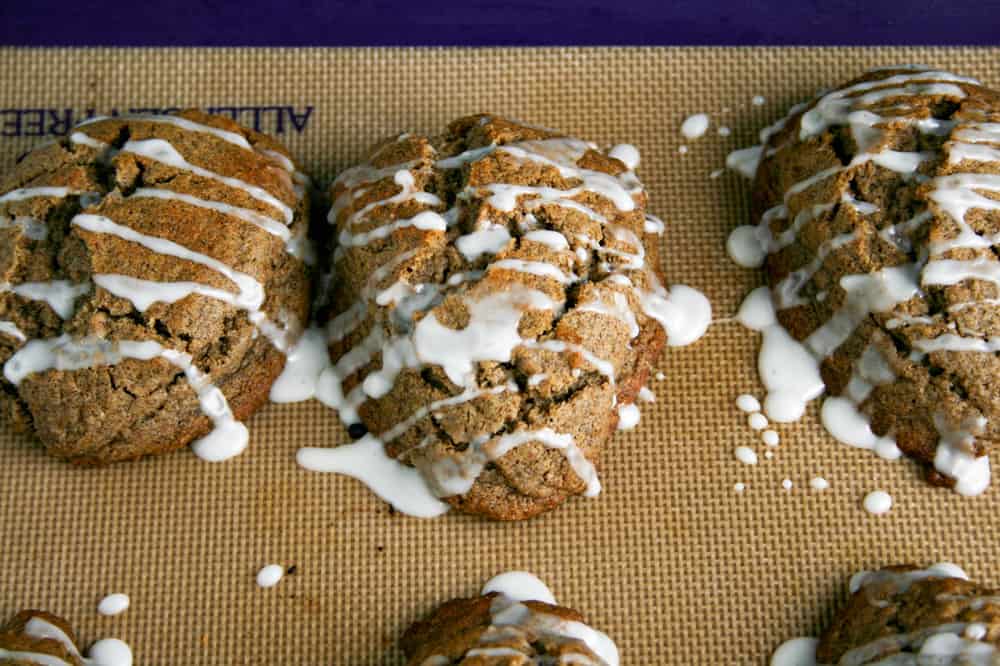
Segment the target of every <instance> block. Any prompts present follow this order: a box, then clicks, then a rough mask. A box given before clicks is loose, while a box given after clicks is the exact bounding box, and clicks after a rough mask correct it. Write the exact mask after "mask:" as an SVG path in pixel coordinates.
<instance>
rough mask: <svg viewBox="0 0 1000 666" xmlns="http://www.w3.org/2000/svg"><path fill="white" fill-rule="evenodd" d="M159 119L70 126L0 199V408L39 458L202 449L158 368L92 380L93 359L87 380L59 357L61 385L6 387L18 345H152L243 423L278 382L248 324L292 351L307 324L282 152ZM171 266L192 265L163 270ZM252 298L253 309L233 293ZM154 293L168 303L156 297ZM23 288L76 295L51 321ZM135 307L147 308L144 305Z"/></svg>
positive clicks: (179, 375)
mask: <svg viewBox="0 0 1000 666" xmlns="http://www.w3.org/2000/svg"><path fill="white" fill-rule="evenodd" d="M163 118H164V117H157V118H144V117H122V118H109V119H103V120H97V121H94V122H90V123H87V124H84V125H82V126H80V127H77V128H75V129H74V130H73V132H72V134H71V136H70V137H67V139H64V140H60V141H58V142H55V143H51V144H48V145H45V146H42V147H40V148H38V149H36V150H34V151H32V152H31V153H29V154H27V155H26V156H25V157H23V158H22V159H21V160H19V161H18V163H17V165H16V166H15V167H14V169H13V170H12V171H10V172H9V173H7V174H5V176H4V178H3V181H2V183H0V193H3V195H2V196H0V219H2V220H3V221H4V224H3V225H2V228H0V238H2V241H0V272H2V281H3V282H4V283H5V284H6V285H8V287H9V288H8V289H6V290H5V291H4V292H3V293H2V294H0V319H2V320H4V325H3V329H2V331H3V334H2V335H0V362H3V363H4V364H5V378H4V381H3V388H4V391H3V408H4V411H5V412H6V414H7V416H8V418H9V419H10V420H11V421H12V422H13V423H14V424H15V426H17V427H19V428H20V429H23V430H28V431H33V432H35V433H36V434H37V436H38V439H39V440H40V441H41V443H42V445H43V446H44V447H45V449H46V450H47V451H48V452H49V453H51V454H52V455H55V456H57V457H60V458H65V459H68V460H71V461H73V462H77V463H85V464H97V463H108V462H113V461H119V460H128V459H134V458H138V457H141V456H144V455H149V454H158V453H163V452H166V451H170V450H173V449H177V448H179V447H182V446H185V445H186V444H188V443H189V442H191V441H192V440H193V439H195V438H198V437H200V436H201V435H204V434H205V433H207V432H209V431H210V430H211V429H212V422H211V421H210V419H209V418H208V416H206V415H205V414H204V413H203V410H202V408H201V406H200V405H199V396H198V394H197V393H196V391H195V388H194V386H195V385H196V384H198V382H196V381H194V380H192V381H188V380H189V379H190V377H186V376H185V372H184V370H183V369H182V368H180V367H178V364H177V363H170V362H168V361H167V360H165V359H164V358H152V359H149V360H147V359H137V358H122V359H119V361H118V362H108V364H102V358H103V359H104V361H107V359H108V358H109V356H108V355H105V356H102V353H103V352H99V353H97V354H96V355H93V354H92V355H91V357H90V359H89V360H90V362H89V363H88V362H76V363H74V361H73V360H72V358H70V356H71V355H64V358H62V359H61V360H60V363H61V364H62V367H63V368H65V369H59V368H52V369H43V370H40V371H38V372H30V373H27V374H26V376H24V377H23V379H20V381H19V383H14V382H12V381H11V379H10V377H11V375H10V374H9V373H7V372H6V371H7V369H8V365H9V364H8V363H7V362H8V361H9V360H10V359H11V357H12V356H13V355H14V354H15V352H18V351H19V350H22V349H23V348H24V347H25V345H27V344H30V343H31V342H33V341H45V340H52V339H53V338H57V337H59V336H67V338H68V339H71V340H73V341H85V343H86V344H88V345H91V346H93V345H94V344H101V345H104V344H106V345H108V346H109V349H114V348H115V347H116V346H117V345H120V344H121V343H122V342H123V341H130V342H152V343H156V344H157V345H159V347H161V348H162V349H165V350H175V351H176V352H180V353H181V354H185V355H188V356H189V357H190V359H191V364H192V366H193V367H194V368H195V369H196V371H197V372H199V373H200V374H201V375H202V379H203V380H204V382H202V383H205V382H208V381H210V382H211V383H212V384H214V385H215V386H217V387H218V388H219V389H221V392H222V394H223V395H224V396H225V400H226V401H228V403H229V408H230V409H231V411H232V415H233V416H235V418H236V419H243V418H246V417H247V416H249V415H250V414H251V413H252V412H253V411H254V410H255V409H257V408H258V407H259V406H260V405H261V404H262V403H264V402H265V401H266V400H267V396H268V389H269V387H270V385H271V383H272V382H273V380H274V379H275V377H276V376H277V375H278V374H279V373H280V371H281V369H282V367H283V365H284V354H282V353H281V352H280V351H278V350H277V349H276V348H275V347H274V345H272V343H271V341H270V340H269V338H268V336H265V335H259V334H258V331H257V326H256V325H255V323H254V322H252V321H250V316H249V314H248V313H250V312H251V311H253V310H254V308H256V310H257V313H258V314H261V315H263V316H264V317H266V318H267V319H269V320H270V321H272V322H278V323H279V326H280V327H282V328H283V329H286V330H283V331H282V334H283V335H287V336H290V337H294V336H295V335H297V329H298V328H300V327H301V322H304V321H305V320H306V317H307V314H308V306H309V288H308V279H307V274H306V270H305V265H304V264H303V262H302V261H301V260H300V259H299V258H297V257H295V256H292V254H291V253H290V252H289V251H287V247H286V240H288V239H289V238H290V239H295V238H300V237H301V236H302V234H304V232H305V230H306V228H307V226H308V219H307V217H308V209H307V206H308V197H306V196H302V185H301V183H298V182H296V181H295V180H294V178H293V174H294V167H293V166H292V164H291V161H290V160H289V159H288V157H287V153H286V151H285V150H284V148H283V147H281V146H280V145H278V144H277V143H276V142H275V141H273V140H272V139H270V138H268V137H266V136H264V135H261V134H259V133H256V132H253V131H251V130H247V129H245V128H243V127H241V126H239V125H237V124H235V123H233V122H231V121H229V120H227V119H224V118H220V117H217V116H209V115H207V114H203V113H200V112H197V111H185V112H182V113H181V114H179V115H178V116H175V117H166V118H167V120H164V119H163ZM170 118H174V120H170ZM157 150H159V151H160V152H159V153H157ZM178 158H179V159H178ZM77 216H81V217H77ZM84 219H86V220H90V221H91V222H93V221H97V222H100V223H103V220H105V219H106V220H110V221H111V222H112V223H113V224H114V225H115V226H114V227H113V228H112V229H111V230H110V232H109V230H108V229H107V228H101V227H100V226H99V225H98V226H94V225H90V226H87V225H81V224H79V222H80V221H81V220H84ZM248 220H249V221H248ZM279 224H280V225H282V226H283V227H285V230H284V231H282V230H281V229H278V228H277V227H276V226H272V225H279ZM269 229H270V230H269ZM282 236H286V237H288V238H283V237H282ZM184 251H190V252H192V253H194V254H195V255H198V257H203V258H205V257H207V259H203V258H197V257H195V258H194V259H192V258H187V257H179V256H176V254H177V253H178V252H182V253H183V252H184ZM100 276H117V277H112V278H110V279H112V280H115V281H116V282H115V285H116V286H115V287H111V286H110V285H111V283H110V282H103V283H102V284H105V285H108V288H105V286H101V285H100V284H98V283H97V282H98V281H100V280H101V279H102V278H101V277H100ZM120 276H125V277H124V279H121V277H120ZM135 280H138V281H140V282H135ZM253 281H256V282H257V283H259V285H260V286H261V287H262V289H263V301H262V303H259V304H258V303H250V301H252V296H250V297H247V294H246V293H245V292H246V290H247V289H248V287H247V285H251V286H253V285H252V282H253ZM238 282H239V283H238ZM153 283H157V284H153ZM163 283H171V284H172V285H174V287H175V288H176V289H179V290H180V293H179V294H176V295H174V296H172V297H171V296H169V295H168V296H165V295H164V293H165V292H163V286H162V284H163ZM23 284H43V285H45V284H48V285H52V284H57V285H62V286H66V285H71V286H72V288H75V289H78V292H77V293H76V294H75V298H71V299H70V301H69V303H68V304H66V303H63V304H62V305H61V306H60V308H61V309H63V311H62V312H57V311H56V310H55V309H54V308H53V303H52V302H50V300H46V299H44V298H41V299H39V298H38V294H37V293H31V292H30V291H26V290H24V289H21V290H18V285H23ZM137 285H138V286H137ZM192 285H196V287H195V288H194V291H195V292H196V293H191V292H192ZM109 289H111V290H110V291H109ZM254 289H256V287H254ZM212 290H215V292H214V293H213V291H212ZM61 291H63V292H65V290H61ZM223 292H225V293H223ZM143 293H145V294H147V295H150V294H154V293H155V296H153V297H152V298H151V300H152V302H142V301H143V298H142V296H141V295H142V294H143ZM116 294H118V295H116ZM219 294H221V296H220V295H219ZM258 295H260V294H258ZM244 297H246V298H244ZM171 298H172V299H173V300H171ZM234 299H235V301H236V302H234ZM241 299H243V300H241ZM248 303H250V304H249V305H248ZM57 305H58V304H57ZM258 306H259V307H258ZM104 351H108V349H105V350H104ZM171 353H172V352H171ZM185 358H186V357H185ZM79 366H87V367H79Z"/></svg>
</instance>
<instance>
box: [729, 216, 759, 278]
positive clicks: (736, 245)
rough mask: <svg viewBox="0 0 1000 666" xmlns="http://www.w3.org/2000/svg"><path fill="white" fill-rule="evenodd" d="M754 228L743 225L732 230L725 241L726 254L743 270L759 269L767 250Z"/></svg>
mask: <svg viewBox="0 0 1000 666" xmlns="http://www.w3.org/2000/svg"><path fill="white" fill-rule="evenodd" d="M758 233H759V231H758V229H757V227H755V226H751V225H749V224H744V225H741V226H738V227H736V228H735V229H733V230H732V231H731V232H730V234H729V237H728V238H727V239H726V253H727V254H728V255H729V258H730V259H732V260H733V262H734V263H736V264H737V265H739V266H742V267H743V268H760V267H761V266H763V265H764V258H765V257H766V256H767V248H766V247H765V246H764V244H763V243H761V241H760V238H759V237H758Z"/></svg>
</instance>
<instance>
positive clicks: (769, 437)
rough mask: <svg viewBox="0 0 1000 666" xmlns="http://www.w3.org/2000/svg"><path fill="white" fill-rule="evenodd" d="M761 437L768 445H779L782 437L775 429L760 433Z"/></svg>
mask: <svg viewBox="0 0 1000 666" xmlns="http://www.w3.org/2000/svg"><path fill="white" fill-rule="evenodd" d="M760 439H761V441H763V442H764V443H765V444H767V445H768V446H777V445H778V442H780V441H781V437H780V436H779V435H778V433H776V432H775V431H774V430H765V431H764V432H762V433H761V434H760Z"/></svg>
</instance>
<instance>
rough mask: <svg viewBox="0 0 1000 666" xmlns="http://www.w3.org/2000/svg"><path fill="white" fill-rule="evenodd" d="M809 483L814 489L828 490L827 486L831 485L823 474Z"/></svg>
mask: <svg viewBox="0 0 1000 666" xmlns="http://www.w3.org/2000/svg"><path fill="white" fill-rule="evenodd" d="M809 485H810V486H811V487H812V489H813V490H826V489H827V488H829V487H830V482H829V481H827V480H826V479H824V478H823V477H822V476H817V477H815V478H813V479H812V480H811V481H810V482H809Z"/></svg>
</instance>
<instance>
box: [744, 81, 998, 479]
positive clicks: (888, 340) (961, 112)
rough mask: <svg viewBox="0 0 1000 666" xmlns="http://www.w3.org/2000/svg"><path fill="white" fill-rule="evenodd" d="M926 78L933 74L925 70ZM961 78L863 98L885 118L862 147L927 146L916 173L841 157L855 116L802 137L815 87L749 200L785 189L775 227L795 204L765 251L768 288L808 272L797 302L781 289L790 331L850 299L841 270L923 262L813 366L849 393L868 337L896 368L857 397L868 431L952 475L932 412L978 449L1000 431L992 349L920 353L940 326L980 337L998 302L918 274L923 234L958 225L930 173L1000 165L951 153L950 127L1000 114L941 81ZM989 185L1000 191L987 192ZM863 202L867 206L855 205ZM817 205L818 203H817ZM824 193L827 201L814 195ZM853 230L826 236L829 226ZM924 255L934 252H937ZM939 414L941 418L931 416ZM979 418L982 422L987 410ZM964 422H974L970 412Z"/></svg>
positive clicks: (978, 287) (815, 324)
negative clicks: (882, 307)
mask: <svg viewBox="0 0 1000 666" xmlns="http://www.w3.org/2000/svg"><path fill="white" fill-rule="evenodd" d="M904 74H914V71H913V70H882V71H877V72H871V73H869V74H866V75H865V76H864V77H861V78H859V79H856V80H854V81H851V82H848V83H846V84H844V85H843V86H841V87H840V88H839V89H838V90H843V89H846V88H848V87H850V86H852V85H854V84H857V83H860V82H865V81H876V80H879V79H883V78H887V77H891V76H896V75H904ZM928 78H929V79H933V78H934V77H933V76H930V77H928ZM950 85H951V86H953V87H954V88H957V89H960V90H961V92H962V95H964V97H963V98H961V99H958V98H956V96H955V95H954V94H951V93H949V92H948V90H947V89H945V90H942V89H940V88H938V89H936V90H934V89H928V91H927V92H926V93H924V94H913V95H908V96H906V97H904V98H900V97H889V98H887V99H884V100H881V101H878V102H874V103H872V104H870V105H869V106H867V107H864V106H863V105H861V107H860V108H861V110H865V111H872V112H874V113H876V114H878V115H880V116H883V117H885V118H889V117H892V118H894V120H892V121H891V122H888V123H886V124H880V125H878V127H879V128H880V129H881V130H882V133H881V135H880V138H879V139H878V141H877V143H876V144H875V145H873V146H869V147H867V149H866V151H865V152H868V153H878V152H881V151H885V150H894V151H903V152H907V153H911V154H915V153H919V154H921V156H922V160H921V161H920V163H919V166H918V167H917V170H916V172H915V174H912V175H911V174H905V173H899V172H896V171H894V170H892V169H890V168H886V167H883V166H879V165H877V164H876V163H875V162H874V161H871V160H869V161H864V162H863V163H857V164H854V165H853V166H849V164H850V163H851V162H852V160H854V159H855V158H856V157H857V156H858V155H859V154H861V152H862V151H861V149H860V148H859V146H858V145H857V144H856V142H855V134H854V133H853V131H852V128H851V127H849V126H848V125H846V124H838V123H834V124H831V125H830V126H828V127H826V128H825V129H823V130H822V131H820V132H817V133H813V135H811V136H809V137H808V138H805V139H803V138H801V137H800V132H801V129H802V119H803V117H804V114H806V113H808V112H809V111H810V110H812V109H813V108H815V106H816V101H814V102H813V103H812V104H810V105H807V106H806V107H805V108H803V109H801V110H800V111H798V112H797V113H796V114H794V115H792V116H791V117H790V118H789V119H788V121H787V122H786V123H785V125H784V127H783V128H782V129H780V130H779V131H777V132H775V133H774V134H772V135H771V137H770V139H769V141H768V142H767V145H766V146H765V157H764V159H763V160H762V162H761V164H760V168H759V169H758V171H757V175H756V180H755V182H754V187H753V212H754V216H755V219H760V218H761V216H762V215H763V214H764V213H765V211H767V210H769V209H772V208H774V207H776V206H778V205H780V204H782V203H784V204H786V205H787V208H788V212H787V215H784V216H781V217H782V219H778V218H774V219H773V221H772V222H771V230H772V233H773V234H774V235H775V236H777V235H778V234H780V233H782V232H783V231H786V230H788V229H790V228H791V227H792V225H793V221H794V220H795V218H796V216H803V217H804V218H805V219H806V221H805V222H804V224H803V223H801V219H800V224H801V226H800V229H799V231H798V233H796V234H795V240H794V241H793V242H791V243H789V244H787V246H785V247H783V248H781V249H779V250H777V251H775V252H773V253H772V254H770V255H769V256H768V257H767V259H766V264H765V267H766V272H767V278H768V282H769V284H770V285H771V286H772V288H776V289H777V288H778V287H779V286H780V285H781V283H782V281H784V280H786V279H788V278H789V277H790V276H791V275H793V274H795V272H796V271H803V272H804V273H808V272H809V270H808V268H807V267H809V266H810V265H812V264H813V262H819V263H818V269H816V270H815V273H814V274H812V275H811V277H807V278H806V279H805V281H804V282H803V283H802V286H801V288H800V289H799V290H798V292H797V295H798V296H799V297H800V302H798V303H794V302H790V303H786V304H780V303H779V308H780V309H779V312H778V319H779V321H780V322H781V323H782V324H783V325H784V326H785V327H786V328H787V329H788V331H789V332H790V333H791V335H792V336H793V337H794V338H796V339H798V340H805V339H807V338H808V337H809V336H810V335H811V334H812V333H813V332H815V331H816V330H817V329H819V328H820V327H821V326H822V325H823V324H825V323H826V322H828V321H829V320H830V319H831V317H832V316H833V314H834V313H835V312H837V311H838V309H840V308H841V307H842V306H844V304H845V302H846V298H847V296H846V294H847V292H846V291H845V289H844V288H843V285H842V283H841V278H843V277H844V276H848V275H856V274H870V273H873V272H875V271H878V270H881V269H884V268H887V267H899V266H904V265H906V264H908V263H912V264H913V265H914V266H916V267H917V268H916V270H918V271H919V275H918V278H917V279H918V281H919V284H920V286H921V291H919V293H917V294H916V295H915V296H914V297H913V298H911V299H909V300H907V301H904V302H901V303H898V304H896V305H895V306H894V307H893V308H891V309H890V310H887V311H884V312H873V313H869V314H868V315H867V316H864V317H863V318H862V320H861V322H860V324H859V325H858V326H857V327H856V328H855V329H854V331H853V333H852V334H851V335H850V336H849V337H848V338H847V339H846V341H845V342H844V343H843V344H841V345H840V346H839V347H838V348H837V349H836V350H835V351H834V352H833V353H831V354H830V355H829V356H827V357H826V358H825V360H824V361H823V362H822V364H821V374H822V378H823V381H824V383H825V384H826V386H827V390H828V392H829V393H830V394H831V395H842V394H844V393H845V391H846V388H847V384H848V383H849V381H850V378H851V375H852V372H854V370H855V367H856V364H857V363H858V361H859V359H860V358H861V356H862V354H863V353H864V351H865V350H866V349H867V348H868V347H869V345H874V347H875V348H876V349H877V350H878V352H880V353H881V355H882V356H883V357H884V359H885V360H886V362H887V363H888V366H889V367H890V368H891V371H892V372H893V373H894V374H895V375H896V378H895V380H893V381H890V382H887V383H883V384H880V385H878V386H876V387H875V388H874V390H873V391H872V392H871V394H870V395H869V396H868V397H867V398H866V399H865V400H864V401H863V402H862V403H861V411H862V412H863V413H865V414H867V415H868V417H869V418H870V420H871V427H872V430H873V431H874V432H875V434H876V435H879V436H884V435H888V436H891V437H893V438H894V439H895V441H896V444H897V445H898V446H899V448H900V449H901V450H902V451H903V452H904V453H905V454H907V455H909V456H911V457H913V458H914V459H916V460H917V461H919V462H920V463H922V464H923V465H924V467H925V470H926V472H927V478H928V480H929V481H931V482H934V483H940V484H947V485H950V484H952V483H953V480H952V479H950V478H947V477H945V476H943V475H942V474H940V473H938V472H937V471H935V469H934V459H935V454H936V452H937V446H938V441H939V439H940V438H941V437H942V435H941V426H942V425H943V424H945V423H947V427H948V428H949V429H951V430H959V429H966V427H968V429H970V430H976V431H977V434H976V437H975V442H974V443H973V444H972V449H971V451H972V452H973V453H975V454H976V455H982V454H983V453H985V452H986V451H987V450H988V449H989V448H991V447H992V446H993V444H994V442H995V441H996V440H997V439H998V437H1000V418H997V417H1000V385H998V384H997V383H996V382H995V381H994V380H993V378H995V377H996V376H997V374H998V373H1000V359H998V358H997V356H996V354H994V353H979V352H969V351H964V352H955V351H931V352H930V353H926V354H925V353H922V352H921V350H920V349H919V348H918V347H919V344H918V342H919V341H923V340H931V339H935V338H938V337H939V336H943V335H948V334H958V335H964V336H968V337H973V338H981V339H982V340H988V339H990V338H995V337H996V336H998V335H1000V309H998V308H997V306H996V305H995V301H992V300H990V299H993V298H995V297H996V296H998V295H1000V293H998V292H997V285H995V284H992V283H989V282H986V281H979V280H964V281H962V282H960V283H959V284H956V285H953V286H943V285H940V284H928V283H927V281H926V280H924V279H923V277H922V276H923V275H924V268H923V266H924V264H922V263H921V262H922V261H923V260H924V259H926V257H927V254H928V250H929V247H930V244H931V243H932V242H934V241H940V240H943V239H950V238H954V237H955V236H956V234H957V227H956V225H955V223H954V222H953V221H951V219H950V217H949V216H948V215H947V214H946V213H945V212H944V210H943V209H942V207H941V206H939V205H938V204H937V203H935V202H934V201H933V200H932V194H933V192H934V187H935V182H934V181H933V180H931V179H933V178H936V177H939V176H946V175H950V174H955V173H985V174H1000V162H992V161H988V160H986V161H976V162H971V161H961V162H957V163H956V162H954V161H951V160H949V156H950V155H951V151H952V150H953V147H954V145H955V143H956V142H957V141H958V139H957V138H956V134H957V133H958V132H959V131H960V130H962V129H963V128H967V127H968V126H969V123H972V122H976V123H981V122H997V121H998V120H1000V95H998V93H996V92H994V91H992V90H988V89H986V88H983V87H981V86H977V85H973V84H970V83H966V82H961V81H958V82H952V83H950ZM921 120H923V121H927V120H931V121H941V123H942V124H940V125H939V127H940V128H941V130H940V131H922V130H921V129H920V126H919V124H918V122H917V121H921ZM826 169H841V170H840V171H839V172H836V173H834V174H833V175H831V176H830V177H827V178H822V179H819V180H817V181H816V182H815V183H814V184H813V185H811V186H809V187H806V188H804V189H802V190H801V191H799V192H797V193H790V191H789V190H790V188H791V187H792V186H793V185H794V184H796V183H801V182H802V181H804V180H805V179H807V178H809V177H810V176H813V175H815V174H818V173H821V172H822V171H824V170H826ZM981 194H983V196H985V197H988V198H993V199H995V198H996V193H995V192H993V193H991V192H982V193H981ZM858 202H862V203H863V204H871V205H872V206H874V207H876V209H875V210H869V209H866V208H865V207H864V206H863V207H861V208H859V207H858V205H856V204H857V203H858ZM814 206H818V207H820V208H813V207H814ZM824 206H826V208H825V209H823V208H822V207H824ZM925 211H929V219H927V220H926V221H925V222H923V223H920V222H919V221H918V223H917V224H916V225H910V226H909V227H907V226H906V225H903V226H899V225H901V224H902V223H904V222H906V221H907V220H912V219H914V217H915V216H917V215H918V214H920V213H923V212H925ZM968 219H969V220H970V221H971V222H972V224H973V226H974V227H976V230H977V231H979V232H981V233H984V234H987V235H989V234H994V233H996V232H997V231H1000V216H998V215H997V214H996V212H995V211H973V212H972V213H971V214H970V215H969V216H968ZM852 233H853V234H854V237H853V239H851V240H850V241H849V242H846V243H843V244H841V245H840V246H839V247H834V244H833V243H832V241H833V240H834V239H845V238H847V235H848V234H852ZM974 255H976V256H983V257H984V258H985V259H986V260H987V261H990V262H994V261H996V257H995V256H994V255H993V254H992V253H991V252H990V250H989V248H987V249H985V254H984V253H983V252H982V251H973V250H968V249H956V250H951V251H949V252H947V253H945V254H943V255H941V257H943V258H947V259H969V258H972V257H973V256H974ZM932 262H933V261H932ZM970 300H979V301H981V303H980V304H979V305H976V306H974V307H965V308H964V309H955V306H957V305H958V304H959V303H965V302H967V301H970ZM935 417H937V418H938V423H935ZM982 419H986V423H985V424H982ZM969 424H975V425H974V426H970V425H969Z"/></svg>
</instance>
